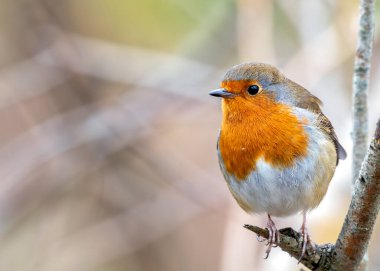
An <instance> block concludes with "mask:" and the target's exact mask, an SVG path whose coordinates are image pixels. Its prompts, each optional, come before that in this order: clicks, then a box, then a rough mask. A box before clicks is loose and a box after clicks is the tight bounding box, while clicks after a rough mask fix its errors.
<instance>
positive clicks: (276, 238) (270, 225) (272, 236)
mask: <svg viewBox="0 0 380 271" xmlns="http://www.w3.org/2000/svg"><path fill="white" fill-rule="evenodd" d="M266 229H268V232H269V236H268V241H267V244H266V245H267V249H266V250H265V253H266V256H265V258H264V259H268V257H269V253H270V251H271V250H272V247H277V246H278V244H279V243H280V233H279V231H278V230H277V228H276V225H275V224H274V222H273V220H272V219H271V217H270V215H268V222H267V227H266Z"/></svg>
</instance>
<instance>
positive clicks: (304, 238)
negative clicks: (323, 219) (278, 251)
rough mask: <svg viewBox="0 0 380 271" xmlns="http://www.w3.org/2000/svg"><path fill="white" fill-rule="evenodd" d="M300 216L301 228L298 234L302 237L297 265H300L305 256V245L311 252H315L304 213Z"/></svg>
mask: <svg viewBox="0 0 380 271" xmlns="http://www.w3.org/2000/svg"><path fill="white" fill-rule="evenodd" d="M302 214H303V221H302V226H301V229H300V234H301V235H302V252H301V257H300V258H299V259H298V263H300V262H301V260H302V258H303V256H305V253H306V247H307V244H309V245H310V246H311V248H312V249H313V251H315V245H314V243H313V242H312V241H311V239H310V235H309V233H308V231H307V227H306V211H303V213H302Z"/></svg>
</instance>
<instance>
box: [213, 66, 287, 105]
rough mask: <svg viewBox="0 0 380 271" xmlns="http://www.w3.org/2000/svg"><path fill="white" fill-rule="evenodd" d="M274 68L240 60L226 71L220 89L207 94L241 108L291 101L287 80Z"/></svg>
mask: <svg viewBox="0 0 380 271" xmlns="http://www.w3.org/2000/svg"><path fill="white" fill-rule="evenodd" d="M289 81H290V80H288V79H287V78H286V77H285V76H284V75H283V74H282V73H280V72H279V71H278V69H277V68H275V67H273V66H271V65H268V64H262V63H243V64H240V65H237V66H234V67H232V68H231V69H230V70H228V71H227V73H226V75H225V76H224V78H223V81H222V83H221V88H220V89H216V90H213V91H211V92H210V95H212V96H216V97H222V98H223V100H224V102H225V103H227V104H239V105H240V106H241V107H245V106H247V107H249V106H254V105H263V104H262V103H264V104H265V103H267V102H284V103H287V101H290V100H291V98H292V97H291V96H292V93H291V89H290V88H289V83H290V82H289Z"/></svg>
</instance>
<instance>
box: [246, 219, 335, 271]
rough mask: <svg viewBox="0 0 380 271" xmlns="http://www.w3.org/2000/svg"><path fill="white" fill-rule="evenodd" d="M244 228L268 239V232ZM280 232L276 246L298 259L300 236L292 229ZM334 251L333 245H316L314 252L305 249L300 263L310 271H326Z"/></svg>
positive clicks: (300, 245) (255, 227)
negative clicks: (278, 242) (305, 251)
mask: <svg viewBox="0 0 380 271" xmlns="http://www.w3.org/2000/svg"><path fill="white" fill-rule="evenodd" d="M244 227H245V228H246V229H248V230H250V231H253V232H254V233H256V234H257V236H259V237H262V238H265V239H267V238H268V235H269V233H268V230H267V229H262V228H259V227H257V226H252V225H244ZM279 232H280V244H279V245H278V246H279V247H280V248H281V249H282V250H283V251H285V252H287V253H289V255H290V256H292V257H293V258H295V259H297V260H298V259H299V258H300V256H301V251H302V236H301V234H300V233H298V232H297V231H295V230H294V229H292V228H284V229H281V230H279ZM333 249H334V245H333V244H323V245H316V247H315V251H313V249H312V248H311V247H308V248H307V253H306V255H305V256H304V257H303V258H302V260H301V262H302V264H303V265H305V266H306V267H308V268H310V269H311V270H316V269H317V268H321V267H324V266H326V269H323V268H322V269H320V270H328V267H329V266H330V265H331V263H330V260H331V257H332V255H331V253H332V251H333Z"/></svg>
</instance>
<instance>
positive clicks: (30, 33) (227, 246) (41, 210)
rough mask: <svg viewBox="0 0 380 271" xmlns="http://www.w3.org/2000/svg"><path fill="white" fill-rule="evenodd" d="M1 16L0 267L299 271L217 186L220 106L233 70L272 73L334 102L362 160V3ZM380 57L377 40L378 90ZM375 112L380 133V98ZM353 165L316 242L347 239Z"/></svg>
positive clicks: (339, 126)
mask: <svg viewBox="0 0 380 271" xmlns="http://www.w3.org/2000/svg"><path fill="white" fill-rule="evenodd" d="M0 3H1V6H2V9H1V16H0V18H1V19H0V20H1V24H0V32H1V35H0V50H1V53H0V69H1V70H0V120H1V128H0V176H1V179H0V183H1V189H0V270H12V271H13V270H16V271H17V270H20V271H21V270H22V271H25V270H43V271H53V270H54V271H69V270H70V271H71V270H80V271H86V270H88V271H90V270H91V271H100V270H102V271H103V270H106V271H118V270H131V271H134V270H144V271H145V270H164V271H171V270H173V271H176V270H189V271H190V270H223V271H229V270H298V269H299V267H297V265H296V261H294V260H292V259H290V258H289V257H288V256H286V255H285V254H282V253H276V250H275V251H273V252H274V253H272V255H271V257H270V259H269V260H267V261H264V260H263V259H262V258H263V256H264V253H263V251H264V245H262V244H257V242H256V240H254V239H253V238H252V234H250V233H249V232H246V230H244V229H243V228H242V225H243V224H244V223H252V224H258V225H260V224H263V221H262V219H263V218H262V217H260V216H255V217H251V216H249V215H247V214H245V213H244V212H243V211H242V210H240V209H239V208H238V207H237V205H236V203H235V202H234V201H233V200H232V197H231V196H230V195H229V192H228V190H227V187H226V185H225V184H224V181H223V178H222V176H221V174H220V173H219V168H218V164H217V159H216V151H215V145H216V137H217V134H218V129H219V122H220V109H219V103H218V101H216V100H215V99H211V98H209V97H208V95H207V93H208V92H209V91H210V90H212V89H213V88H217V87H218V85H219V81H220V79H221V77H222V76H223V73H224V71H225V70H226V69H227V68H228V67H229V66H231V65H233V64H237V63H240V62H243V61H262V62H268V63H272V64H275V65H277V66H279V67H280V68H281V69H282V70H283V71H284V72H285V73H286V74H287V75H288V76H289V77H290V78H292V79H294V80H295V81H297V82H299V83H300V84H302V85H304V86H305V87H306V88H308V89H309V90H311V91H312V92H313V93H314V94H315V95H317V96H318V97H319V98H321V100H322V101H324V104H325V106H324V112H325V113H326V115H327V116H328V117H329V118H330V119H331V120H332V123H333V124H334V126H335V127H336V130H337V133H338V136H339V137H340V139H341V141H342V143H343V145H345V147H346V149H347V150H350V147H349V146H350V137H349V132H350V129H351V127H350V123H351V122H350V108H351V106H350V102H351V101H350V97H351V94H350V93H351V90H350V89H351V78H352V66H353V64H352V63H353V52H354V50H355V37H356V21H357V16H358V10H357V6H356V3H351V2H349V1H343V0H340V1H332V0H331V1H330V0H325V1H301V0H293V1H285V0H276V1H275V0H271V1H266V0H239V1H236V2H233V1H227V0H223V1H219V0H208V1H204V0H196V1H186V0H141V1H122V0H109V1H101V0H84V1H75V0H68V1H57V0H52V1H48V0H33V1H32V0H18V1H12V0H0ZM378 6H379V5H378ZM377 19H378V20H379V18H377ZM377 25H379V24H378V23H377ZM378 48H379V35H378V32H377V33H376V34H375V43H374V61H373V63H372V65H373V72H372V73H373V76H372V77H373V79H372V89H374V90H375V89H379V86H380V79H379V78H380V76H378V74H379V68H380V62H379V54H380V51H379V50H378ZM369 100H370V123H371V124H374V123H375V119H376V118H377V115H378V114H379V112H380V108H379V106H378V103H376V101H379V100H380V94H379V91H377V93H376V92H371V93H370V99H369ZM376 105H377V106H376ZM370 128H372V129H371V132H370V134H372V130H373V127H372V126H370ZM349 167H350V162H349V161H345V162H343V163H341V164H340V166H339V168H338V170H337V172H336V174H335V178H334V179H333V181H332V184H331V187H330V189H329V192H328V194H327V196H326V198H325V199H324V201H323V202H322V204H321V206H320V207H319V208H318V209H317V210H315V211H314V212H313V213H312V214H311V216H310V221H309V227H310V231H311V233H312V235H313V237H314V239H315V240H316V241H319V242H328V241H330V242H334V241H335V239H336V237H337V234H338V232H339V229H340V226H341V224H342V222H343V217H344V215H345V213H346V210H347V208H348V202H349V198H350V177H349V173H350V170H349ZM278 221H279V222H278V223H279V224H278V225H279V227H284V226H292V227H296V228H297V227H298V226H299V225H300V218H299V217H297V216H294V217H290V218H287V219H279V220H278ZM378 232H379V231H377V232H375V235H374V237H373V241H372V247H371V250H370V258H371V264H373V265H374V266H380V260H379V259H380V257H378V256H379V255H378V254H379V251H380V250H379V245H378V244H379V243H380V242H379V241H380V240H379V238H380V237H379V235H378ZM279 260H281V262H282V263H283V264H281V266H280V267H279V266H278V261H279ZM297 268H298V269H297Z"/></svg>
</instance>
